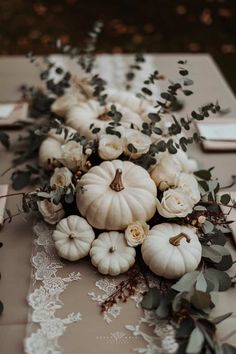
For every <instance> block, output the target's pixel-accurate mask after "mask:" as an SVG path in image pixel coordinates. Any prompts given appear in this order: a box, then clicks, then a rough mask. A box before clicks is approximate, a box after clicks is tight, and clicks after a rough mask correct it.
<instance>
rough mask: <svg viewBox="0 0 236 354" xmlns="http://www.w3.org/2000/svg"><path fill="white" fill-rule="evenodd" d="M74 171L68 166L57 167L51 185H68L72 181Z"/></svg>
mask: <svg viewBox="0 0 236 354" xmlns="http://www.w3.org/2000/svg"><path fill="white" fill-rule="evenodd" d="M72 176H73V175H72V173H71V171H70V170H69V169H68V168H67V167H57V168H55V170H54V173H53V175H52V177H51V179H50V186H51V187H56V188H58V187H62V188H63V187H68V186H69V185H70V184H71V183H72V182H71V179H72Z"/></svg>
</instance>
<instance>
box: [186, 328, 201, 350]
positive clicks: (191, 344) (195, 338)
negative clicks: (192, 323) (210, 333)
mask: <svg viewBox="0 0 236 354" xmlns="http://www.w3.org/2000/svg"><path fill="white" fill-rule="evenodd" d="M204 341H205V338H204V335H203V334H202V332H201V330H200V329H199V328H198V327H196V328H194V330H193V331H192V333H191V335H190V338H189V341H188V345H187V348H186V353H187V354H198V353H200V352H201V350H202V347H203V345H204Z"/></svg>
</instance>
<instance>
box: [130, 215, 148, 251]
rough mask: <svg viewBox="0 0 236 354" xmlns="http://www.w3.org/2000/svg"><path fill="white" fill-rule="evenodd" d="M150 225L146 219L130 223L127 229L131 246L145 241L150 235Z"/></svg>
mask: <svg viewBox="0 0 236 354" xmlns="http://www.w3.org/2000/svg"><path fill="white" fill-rule="evenodd" d="M148 231H149V225H148V224H147V223H146V222H144V221H135V222H132V223H131V224H129V225H128V227H127V228H126V230H125V238H126V241H127V244H128V245H129V246H131V247H135V246H138V245H140V244H142V243H143V241H144V240H145V238H146V237H147V235H148Z"/></svg>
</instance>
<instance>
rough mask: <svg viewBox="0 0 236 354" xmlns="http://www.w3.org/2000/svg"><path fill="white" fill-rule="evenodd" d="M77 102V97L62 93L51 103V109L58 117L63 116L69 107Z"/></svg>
mask: <svg viewBox="0 0 236 354" xmlns="http://www.w3.org/2000/svg"><path fill="white" fill-rule="evenodd" d="M76 104H78V99H77V97H76V96H75V95H73V94H67V95H63V96H61V97H59V98H57V99H56V100H55V101H54V102H53V104H52V105H51V111H52V112H54V113H56V114H57V115H59V116H60V117H65V116H66V115H67V113H68V112H69V110H70V109H71V107H73V106H75V105H76Z"/></svg>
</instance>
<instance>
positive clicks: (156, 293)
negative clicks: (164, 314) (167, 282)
mask: <svg viewBox="0 0 236 354" xmlns="http://www.w3.org/2000/svg"><path fill="white" fill-rule="evenodd" d="M160 301H161V293H160V290H158V289H157V288H150V289H149V291H148V292H147V293H146V294H145V295H144V297H143V300H142V302H141V305H142V307H143V308H144V309H146V310H153V309H156V308H157V307H158V306H159V305H160Z"/></svg>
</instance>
